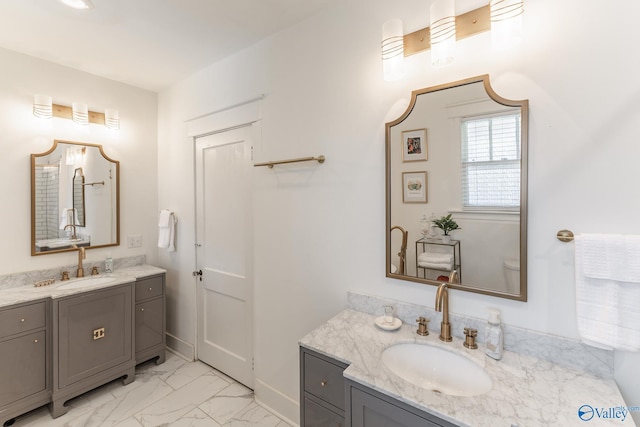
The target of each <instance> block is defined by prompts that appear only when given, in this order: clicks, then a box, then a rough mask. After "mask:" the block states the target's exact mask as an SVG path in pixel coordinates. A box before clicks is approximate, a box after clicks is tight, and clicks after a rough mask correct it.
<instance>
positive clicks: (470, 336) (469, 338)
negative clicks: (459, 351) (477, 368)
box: [463, 328, 478, 350]
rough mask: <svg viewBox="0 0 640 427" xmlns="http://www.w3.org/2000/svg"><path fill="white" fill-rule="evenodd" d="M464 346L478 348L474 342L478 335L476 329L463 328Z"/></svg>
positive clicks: (472, 348)
mask: <svg viewBox="0 0 640 427" xmlns="http://www.w3.org/2000/svg"><path fill="white" fill-rule="evenodd" d="M464 335H465V337H466V338H465V340H464V344H463V345H464V346H465V347H467V348H470V349H471V350H475V349H476V348H478V344H476V337H477V336H478V330H477V329H474V328H464Z"/></svg>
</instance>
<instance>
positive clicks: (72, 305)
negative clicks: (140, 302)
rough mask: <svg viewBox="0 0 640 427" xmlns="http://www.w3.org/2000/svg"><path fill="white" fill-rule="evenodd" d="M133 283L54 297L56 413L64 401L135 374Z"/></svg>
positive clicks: (55, 414)
mask: <svg viewBox="0 0 640 427" xmlns="http://www.w3.org/2000/svg"><path fill="white" fill-rule="evenodd" d="M133 293H134V291H133V283H127V284H123V285H118V286H113V287H110V288H106V289H104V290H96V291H92V292H85V293H82V294H77V295H72V296H69V297H64V298H60V299H55V300H53V396H52V402H51V414H52V416H53V417H54V418H56V417H58V416H60V415H63V414H64V413H65V412H66V411H67V408H66V407H64V402H65V401H67V400H69V399H71V398H73V397H76V396H78V395H80V394H82V393H85V392H87V391H89V390H91V389H94V388H96V387H98V386H100V385H103V384H106V383H107V382H110V381H112V380H115V379H118V378H122V377H124V383H125V384H129V383H130V382H132V381H133V380H134V378H135V358H134V351H133V349H134V334H133V309H134V297H133Z"/></svg>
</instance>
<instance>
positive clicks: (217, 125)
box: [185, 95, 264, 360]
mask: <svg viewBox="0 0 640 427" xmlns="http://www.w3.org/2000/svg"><path fill="white" fill-rule="evenodd" d="M263 99H264V95H259V96H257V97H255V98H252V99H249V100H247V101H244V102H240V103H237V104H233V105H231V106H228V107H225V108H222V109H219V110H216V111H213V112H211V113H208V114H205V115H201V116H197V117H194V118H192V119H189V120H186V121H185V125H186V128H187V137H188V140H189V142H190V143H191V147H192V148H191V150H192V156H193V178H192V179H193V231H194V242H193V243H194V246H193V255H194V264H193V271H196V269H197V266H198V264H197V250H198V242H197V237H198V234H197V233H198V230H197V221H196V218H197V214H198V212H197V202H196V197H197V194H196V191H197V190H196V185H195V184H196V179H197V176H196V150H197V148H196V141H197V139H198V138H201V137H205V136H209V135H215V134H218V133H223V132H226V131H230V130H234V129H238V128H242V127H246V126H251V127H252V128H253V147H254V154H255V153H256V151H257V150H259V147H261V136H262V123H261V121H262V100H263ZM198 286H199V285H198V277H194V278H193V301H194V303H195V307H194V309H195V310H194V311H193V312H194V314H193V317H192V321H193V333H194V334H193V336H194V343H193V350H194V358H195V360H198V351H199V348H198V312H197V310H198V306H197V301H198ZM252 310H253V311H254V313H255V301H254V304H253V307H252ZM253 326H254V328H253V329H254V331H255V316H254V325H253Z"/></svg>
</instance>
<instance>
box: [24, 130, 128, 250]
mask: <svg viewBox="0 0 640 427" xmlns="http://www.w3.org/2000/svg"><path fill="white" fill-rule="evenodd" d="M119 175H120V162H118V161H117V160H113V159H111V158H109V157H108V156H107V155H106V154H105V153H104V150H103V148H102V146H101V145H97V144H88V143H84V142H72V141H61V140H55V141H54V142H53V146H52V147H51V148H50V149H49V150H47V151H46V152H44V153H38V154H32V155H31V255H45V254H50V253H58V252H64V251H72V250H76V248H77V247H85V248H86V249H93V248H101V247H105V246H117V245H119V244H120V214H119V210H120V209H119V208H120V201H119V198H120V176H119Z"/></svg>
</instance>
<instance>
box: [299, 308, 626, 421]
mask: <svg viewBox="0 0 640 427" xmlns="http://www.w3.org/2000/svg"><path fill="white" fill-rule="evenodd" d="M375 318H376V316H374V315H371V314H367V313H363V312H360V311H355V310H351V309H349V310H345V311H343V312H342V313H340V314H338V315H336V316H335V317H334V318H332V319H330V320H329V321H328V322H327V323H326V324H324V325H322V326H320V327H318V328H317V329H315V330H313V331H312V332H310V333H309V334H307V335H306V336H305V337H304V338H303V339H302V340H300V377H301V387H300V402H301V404H300V409H301V424H300V425H301V426H305V427H316V426H323V427H326V426H347V427H350V426H352V427H356V426H357V427H363V426H365V427H377V426H398V427H400V426H407V427H408V426H411V427H420V426H429V427H433V426H446V427H450V426H469V427H495V426H515V427H518V426H520V427H524V426H526V427H535V426H539V427H545V426H548V425H562V426H583V425H584V421H583V420H582V419H580V418H579V415H578V411H579V409H580V408H581V407H582V406H583V405H593V406H594V407H595V406H597V407H598V408H616V407H618V408H620V407H626V405H625V402H624V400H623V398H622V396H621V395H620V392H619V390H618V388H617V386H616V384H615V382H614V381H613V379H612V378H610V377H609V378H607V377H606V375H602V374H601V373H598V372H591V371H589V370H588V369H586V368H585V367H584V366H587V365H588V364H590V361H587V359H588V358H589V357H590V356H589V355H587V354H585V352H584V351H582V352H580V351H578V354H577V355H575V357H574V356H572V359H573V360H574V365H573V366H574V367H572V366H565V365H563V364H557V363H554V362H552V361H550V360H547V359H545V358H544V357H543V355H544V354H547V355H548V353H553V352H555V351H556V350H558V351H559V352H565V353H566V352H570V351H573V350H572V348H573V347H576V346H579V343H575V344H574V343H565V344H560V345H559V346H558V348H554V349H551V348H547V349H538V350H540V353H539V355H538V356H532V355H530V354H524V353H514V352H512V351H505V353H504V357H503V359H502V360H500V361H496V360H493V359H491V358H488V357H486V356H485V355H484V351H483V350H482V347H483V346H482V345H481V346H479V347H480V348H479V349H477V350H470V349H466V348H464V347H463V345H462V342H463V341H462V339H460V338H458V337H457V336H456V334H454V338H453V341H452V342H447V343H445V342H441V341H440V340H439V339H438V333H437V331H433V330H432V331H431V333H430V335H429V336H426V337H422V336H419V335H417V334H416V333H415V331H416V325H409V324H403V325H402V326H401V327H400V329H398V330H397V331H384V330H381V329H379V328H378V327H376V326H375V323H374V320H375ZM413 318H414V319H415V316H413ZM456 320H458V319H456ZM454 326H456V325H454ZM459 326H462V325H459ZM534 339H535V338H534ZM537 339H538V340H539V341H538V342H534V341H533V340H532V341H531V342H530V343H529V344H531V345H533V346H534V347H535V346H536V345H540V343H542V340H543V339H546V338H544V337H540V336H538V338H537ZM399 344H412V345H418V346H429V347H434V348H437V349H438V350H439V351H444V352H446V353H447V354H450V355H451V359H454V356H455V357H458V356H460V357H464V358H465V359H468V361H470V362H472V363H473V364H475V365H477V366H476V367H478V368H479V369H482V370H484V371H486V373H487V374H488V376H489V377H490V379H491V387H490V389H489V391H486V392H482V393H478V394H475V395H466V396H465V395H457V394H456V393H453V392H449V391H444V390H445V389H442V390H443V391H441V390H438V388H439V387H434V386H428V387H425V386H424V385H422V386H421V385H418V384H417V383H416V382H415V381H412V380H414V379H415V378H417V377H419V375H418V374H417V373H416V374H415V375H409V377H408V379H404V378H401V377H400V376H398V375H396V374H395V373H394V372H393V371H392V370H391V369H390V368H389V367H388V366H387V365H385V362H384V361H383V353H384V352H385V350H387V349H389V348H391V347H394V346H397V345H399ZM531 345H530V346H529V348H531ZM576 348H577V347H576ZM446 361H447V359H445V361H444V362H442V363H433V362H432V361H431V360H430V359H429V358H425V359H424V361H422V360H421V361H420V363H424V365H425V366H426V367H429V368H434V369H435V370H440V369H441V368H442V369H444V370H445V371H446V368H447V367H446V365H447V362H446ZM430 363H431V365H430ZM461 383H462V384H463V387H465V385H464V384H465V381H462V382H461ZM597 425H599V426H601V425H603V426H606V425H611V426H620V425H631V426H632V425H634V424H633V420H632V419H631V417H630V416H627V417H626V419H625V420H624V421H623V420H621V419H614V418H609V419H605V418H602V419H598V420H597Z"/></svg>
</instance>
